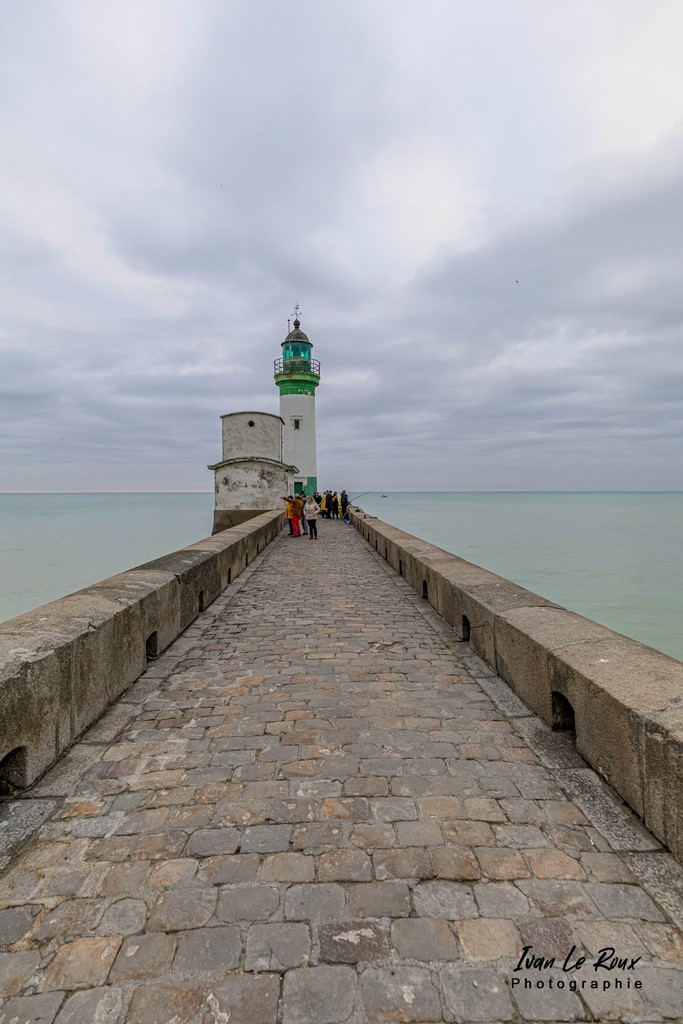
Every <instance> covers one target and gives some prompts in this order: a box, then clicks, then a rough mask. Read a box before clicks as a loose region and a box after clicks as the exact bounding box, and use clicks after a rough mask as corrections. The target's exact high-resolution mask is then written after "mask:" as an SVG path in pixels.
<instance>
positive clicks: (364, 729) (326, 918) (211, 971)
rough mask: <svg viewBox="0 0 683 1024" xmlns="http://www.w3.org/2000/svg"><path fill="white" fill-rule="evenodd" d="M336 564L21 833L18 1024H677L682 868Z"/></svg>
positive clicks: (442, 640)
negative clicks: (535, 1023)
mask: <svg viewBox="0 0 683 1024" xmlns="http://www.w3.org/2000/svg"><path fill="white" fill-rule="evenodd" d="M319 534H320V539H319V540H318V541H317V542H315V541H310V540H309V539H308V538H306V537H303V538H298V539H293V538H289V537H288V536H286V535H284V534H283V535H281V536H280V537H279V538H278V539H277V540H276V541H274V542H273V543H272V544H270V545H269V546H268V547H267V548H266V549H265V551H263V552H262V553H261V554H260V555H259V556H258V558H256V559H255V560H254V561H253V562H252V563H251V564H250V565H249V567H248V568H247V569H246V571H245V572H244V573H242V575H241V576H240V577H239V578H238V579H237V581H236V582H234V583H232V584H231V585H230V586H228V588H227V589H226V590H225V591H224V593H223V594H222V596H221V597H219V598H218V599H217V600H216V601H215V602H214V603H213V604H212V605H211V606H210V607H209V608H208V609H207V610H206V611H204V612H203V613H201V614H200V615H199V617H198V618H197V619H196V621H195V622H194V623H193V624H192V625H191V626H190V627H189V628H188V629H187V630H186V632H185V633H184V634H183V635H182V636H181V638H180V639H178V640H177V641H176V642H175V643H174V644H172V645H171V647H169V648H168V649H167V651H166V652H165V653H164V654H162V655H161V656H160V657H159V658H158V659H157V660H156V661H153V662H151V663H150V665H149V667H148V668H147V670H146V671H145V673H144V674H143V675H142V676H141V677H140V679H139V680H138V681H137V682H136V683H134V684H133V686H132V687H131V688H130V689H129V690H128V691H127V692H126V693H125V694H124V696H123V697H122V698H121V699H120V700H119V701H118V702H117V703H116V704H115V705H114V706H113V707H112V708H111V709H110V710H109V711H108V712H107V713H106V714H105V715H104V717H102V718H101V719H100V720H99V722H97V723H96V724H95V725H94V726H93V727H92V728H91V729H90V730H89V731H88V732H87V733H85V734H84V735H83V737H82V738H81V741H80V742H78V743H77V744H76V745H75V746H73V747H72V748H71V750H70V751H69V752H68V753H67V754H66V755H65V756H64V757H63V758H62V760H61V761H60V762H59V763H58V764H57V765H56V766H55V767H53V768H52V769H51V770H50V771H49V772H48V773H47V774H46V775H45V776H44V777H43V778H42V779H41V780H39V782H38V783H36V785H35V786H34V787H33V788H32V789H31V790H30V791H29V792H27V794H26V795H25V796H24V797H22V798H20V799H17V800H15V801H13V802H10V803H6V804H5V805H4V806H3V810H2V814H1V816H0V849H4V857H2V855H1V854H0V864H1V865H2V867H3V873H2V875H1V876H0V901H1V902H0V905H1V906H2V908H3V909H1V910H0V949H1V952H0V1024H53V1022H56V1024H92V1022H97V1024H124V1022H126V1024H227V1022H229V1024H280V1022H281V1024H342V1022H348V1024H364V1022H386V1024H393V1022H398V1021H403V1022H418V1021H420V1022H427V1024H436V1022H438V1021H458V1022H460V1021H462V1022H473V1021H478V1022H500V1021H515V1022H519V1021H556V1020H557V1021H575V1020H587V1021H634V1022H639V1021H664V1020H667V1021H670V1020H679V1021H680V1020H682V1019H683V938H682V935H681V930H680V929H681V927H682V926H683V881H682V878H683V875H682V871H681V867H680V865H679V864H678V863H677V862H676V861H675V860H674V858H673V857H672V855H671V854H670V853H669V852H668V851H666V850H665V849H664V848H663V847H662V846H661V845H660V843H659V842H658V841H657V839H655V838H654V837H653V836H652V835H651V834H650V833H649V832H648V831H647V830H646V829H645V828H644V827H643V825H642V824H641V823H640V821H639V820H638V819H637V818H636V816H635V815H634V814H633V813H632V812H631V811H630V810H629V809H628V808H627V807H626V805H625V804H624V803H623V802H622V801H621V800H620V799H619V798H618V797H617V796H616V794H615V793H614V792H613V790H611V789H610V788H608V787H607V786H606V785H605V784H604V783H603V782H602V781H601V780H600V779H599V777H598V776H597V775H596V774H595V773H594V772H593V771H592V770H591V769H590V768H588V766H587V765H586V763H585V762H584V761H583V760H582V759H581V757H580V756H579V755H578V754H577V752H576V750H575V747H574V745H573V743H572V741H571V738H570V737H568V736H566V735H563V734H558V733H553V732H551V731H550V730H549V729H548V728H547V727H546V726H545V725H544V724H542V722H541V721H540V720H539V719H538V718H536V717H535V716H534V715H533V714H532V713H531V712H530V711H529V709H528V708H527V707H526V705H524V704H522V702H521V701H520V700H519V698H518V697H517V696H516V695H515V694H513V692H512V691H511V690H510V689H509V688H508V687H507V686H506V684H505V683H503V682H502V681H501V680H500V679H499V678H498V677H497V676H496V675H494V674H493V673H492V671H491V669H489V668H488V667H487V666H486V665H485V664H484V663H483V662H482V661H480V660H479V659H478V658H477V656H476V655H475V654H473V653H472V651H471V648H470V646H469V644H467V643H465V642H459V641H457V640H456V639H455V638H454V634H453V632H452V631H451V629H450V628H449V627H448V626H447V625H446V624H445V622H444V621H443V620H442V619H441V618H440V617H439V616H438V615H437V614H436V612H435V611H434V610H433V609H432V608H431V607H430V606H429V604H428V603H427V602H426V601H424V600H423V599H422V598H421V597H420V596H419V595H416V594H415V593H414V591H413V590H411V589H410V588H409V586H408V584H407V583H406V582H405V581H404V580H403V579H401V578H400V577H399V576H398V574H396V573H395V572H394V571H393V569H391V568H390V567H389V566H388V565H387V563H386V562H385V561H384V559H383V558H381V557H380V556H379V555H378V554H377V553H376V552H375V551H374V549H372V548H370V546H369V545H368V544H367V543H366V542H365V541H364V540H363V539H362V537H361V536H360V535H359V534H358V533H357V532H356V531H355V530H354V529H353V528H352V527H350V526H346V525H344V524H342V523H339V522H325V521H323V522H321V523H320V526H319ZM525 947H531V948H530V950H528V951H527V956H526V960H527V961H528V962H529V965H526V964H522V965H521V969H519V970H515V968H516V967H517V966H518V965H519V964H520V958H521V957H522V953H523V950H524V949H525ZM601 951H607V952H601ZM610 951H611V952H610ZM581 957H584V958H585V960H584V961H583V962H582V963H580V958H581ZM534 958H542V960H543V963H541V961H539V960H538V959H534ZM613 958H614V959H616V960H617V961H618V963H616V964H613V963H612V959H613ZM532 961H533V963H532ZM550 961H553V962H552V963H550ZM598 961H602V965H598V966H597V969H596V966H595V965H596V962H598ZM610 966H611V967H612V968H613V969H611V970H608V969H607V968H608V967H610Z"/></svg>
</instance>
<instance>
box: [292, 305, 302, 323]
mask: <svg viewBox="0 0 683 1024" xmlns="http://www.w3.org/2000/svg"><path fill="white" fill-rule="evenodd" d="M292 316H293V317H294V319H295V320H300V319H301V310H300V309H299V303H298V302H297V304H296V306H295V307H294V312H293V313H292Z"/></svg>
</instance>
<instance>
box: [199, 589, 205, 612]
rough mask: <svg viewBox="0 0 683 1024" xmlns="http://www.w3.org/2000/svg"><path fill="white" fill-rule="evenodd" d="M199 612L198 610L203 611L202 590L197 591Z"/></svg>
mask: <svg viewBox="0 0 683 1024" xmlns="http://www.w3.org/2000/svg"><path fill="white" fill-rule="evenodd" d="M199 610H200V612H203V611H204V591H203V590H200V591H199Z"/></svg>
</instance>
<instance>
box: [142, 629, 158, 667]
mask: <svg viewBox="0 0 683 1024" xmlns="http://www.w3.org/2000/svg"><path fill="white" fill-rule="evenodd" d="M145 656H146V657H147V660H148V661H150V660H151V659H152V658H157V657H158V656H159V639H158V637H157V631H156V629H155V630H154V632H153V633H150V634H149V636H148V637H147V640H146V641H145Z"/></svg>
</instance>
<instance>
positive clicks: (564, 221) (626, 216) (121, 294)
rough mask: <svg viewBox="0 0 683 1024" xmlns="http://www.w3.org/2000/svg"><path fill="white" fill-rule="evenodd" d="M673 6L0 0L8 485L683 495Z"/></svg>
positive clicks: (3, 479)
mask: <svg viewBox="0 0 683 1024" xmlns="http://www.w3.org/2000/svg"><path fill="white" fill-rule="evenodd" d="M682 40H683V4H681V3H680V0H671V2H667V0H661V2H660V0H586V2H584V0H572V2H571V3H570V4H567V3H560V2H559V0H557V2H556V0H477V3H476V4H474V3H472V2H471V0H467V2H461V0H419V2H418V0H344V2H343V3H340V2H332V0H290V2H287V3H285V2H283V0H235V2H230V0H192V2H188V0H144V2H141V0H52V2H51V0H21V2H16V0H0V140H1V145H0V262H1V273H0V399H1V403H0V422H1V428H0V430H1V438H0V442H1V445H2V448H1V452H2V456H1V462H2V473H1V475H0V489H2V490H5V491H14V490H18V491H22V490H129V489H130V490H211V489H212V487H213V475H212V474H211V473H210V472H209V471H208V470H207V468H206V466H207V463H211V462H215V461H218V459H219V458H220V419H219V417H220V416H221V414H223V413H226V412H234V411H237V410H240V409H261V410H264V411H267V412H277V411H278V394H277V389H276V388H275V385H274V382H273V377H272V373H273V367H272V362H273V360H274V359H276V358H277V357H278V356H280V355H281V350H280V344H281V342H282V340H283V338H284V336H285V334H286V331H287V318H288V316H290V315H291V311H292V309H293V307H294V305H295V303H299V304H300V306H301V309H302V310H303V316H302V326H303V329H304V330H305V331H306V332H307V333H308V335H309V338H310V340H311V341H312V342H313V346H314V348H313V355H314V356H315V357H316V358H318V359H320V361H321V364H322V381H321V384H320V387H319V389H318V393H317V416H318V471H319V481H320V484H321V485H322V486H331V487H335V488H337V489H339V488H341V487H347V488H348V489H349V490H352V491H353V490H355V491H361V490H365V489H368V488H372V489H379V490H388V489H394V490H399V489H405V490H412V489H418V488H419V489H427V490H437V489H438V490H497V489H501V490H507V489H519V490H526V489H529V490H544V489H548V490H557V489H560V490H561V489H568V490H574V489H579V490H581V489H627V490H628V489H633V490H640V489H663V490H668V489H675V490H680V489H683V451H682V446H681V437H682V435H683V346H682V341H683V280H682V277H683V259H682V255H683V252H682V250H683V61H682V60H681V41H682Z"/></svg>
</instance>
